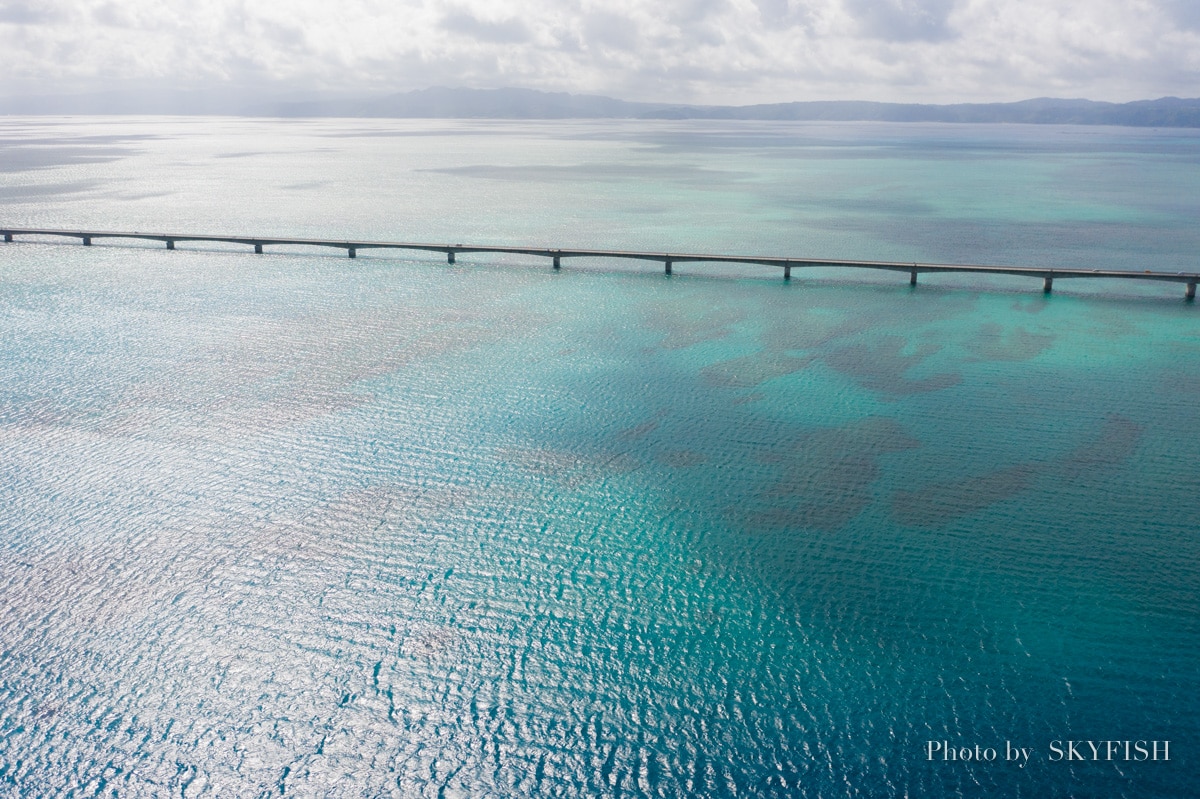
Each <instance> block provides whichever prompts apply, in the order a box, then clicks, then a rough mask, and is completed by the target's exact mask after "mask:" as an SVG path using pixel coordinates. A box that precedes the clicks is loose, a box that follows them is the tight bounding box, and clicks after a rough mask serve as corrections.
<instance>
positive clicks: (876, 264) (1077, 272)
mask: <svg viewBox="0 0 1200 799" xmlns="http://www.w3.org/2000/svg"><path fill="white" fill-rule="evenodd" d="M0 234H2V235H3V236H4V240H5V241H9V242H11V241H14V237H15V236H18V235H20V236H59V237H66V238H73V239H80V240H81V241H82V242H83V243H84V244H91V242H92V240H93V239H142V240H148V241H161V242H165V243H166V244H167V246H168V247H170V248H172V249H173V248H174V246H175V243H176V242H184V241H191V242H211V243H223V244H243V245H246V246H252V247H254V249H255V252H262V248H263V247H265V246H268V245H273V246H279V245H297V246H312V247H332V248H335V249H342V250H346V251H347V253H348V254H349V256H350V257H351V258H353V257H355V256H356V255H357V251H358V250H414V251H424V252H440V253H445V254H446V256H447V259H448V260H449V261H450V262H451V263H453V262H454V256H455V255H456V254H458V253H502V254H509V255H530V256H535V257H542V258H551V259H553V262H554V266H555V268H558V266H559V263H560V261H561V259H563V258H626V259H632V260H639V261H656V262H658V263H661V264H664V266H665V269H666V272H667V273H668V274H670V273H671V267H672V265H673V264H679V263H727V264H758V265H762V266H773V267H779V268H782V269H783V270H784V277H785V278H790V277H791V271H792V269H801V268H806V267H843V268H854V269H881V270H886V271H892V272H907V273H909V274H910V276H911V282H912V283H913V284H915V283H916V276H917V274H919V273H937V272H974V273H981V274H994V275H1018V276H1029V277H1041V278H1042V279H1043V281H1044V282H1043V290H1045V291H1047V292H1049V291H1050V289H1051V283H1052V281H1053V280H1054V279H1056V278H1067V277H1092V278H1119V279H1126V280H1157V281H1168V282H1173V283H1184V284H1187V293H1186V296H1187V298H1188V299H1193V298H1194V297H1195V292H1196V288H1195V287H1196V283H1197V281H1200V273H1195V272H1163V271H1156V270H1151V269H1146V270H1143V271H1137V272H1135V271H1125V270H1119V269H1071V268H1057V267H1044V266H1000V265H986V264H944V263H920V262H912V263H910V262H902V261H853V260H837V259H828V258H785V257H780V256H763V255H714V254H704V253H680V252H646V251H638V250H584V249H557V248H550V247H521V246H508V245H491V244H426V243H420V242H404V241H368V240H361V239H346V240H341V239H307V238H290V237H278V236H223V235H209V234H196V233H143V232H139V231H133V232H128V231H113V230H55V229H45V228H0Z"/></svg>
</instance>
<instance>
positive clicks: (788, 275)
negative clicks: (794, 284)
mask: <svg viewBox="0 0 1200 799" xmlns="http://www.w3.org/2000/svg"><path fill="white" fill-rule="evenodd" d="M783 279H784V280H791V279H792V265H791V264H788V265H787V266H785V267H784V268H783Z"/></svg>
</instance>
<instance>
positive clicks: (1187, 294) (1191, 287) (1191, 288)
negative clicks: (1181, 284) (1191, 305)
mask: <svg viewBox="0 0 1200 799" xmlns="http://www.w3.org/2000/svg"><path fill="white" fill-rule="evenodd" d="M1183 298H1184V299H1185V300H1187V301H1188V302H1191V301H1192V300H1194V299H1196V284H1195V283H1188V284H1187V288H1186V289H1185V290H1184V292H1183Z"/></svg>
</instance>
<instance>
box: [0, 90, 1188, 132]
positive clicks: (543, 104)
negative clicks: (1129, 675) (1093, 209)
mask: <svg viewBox="0 0 1200 799" xmlns="http://www.w3.org/2000/svg"><path fill="white" fill-rule="evenodd" d="M0 113H3V114H34V115H36V114H180V115H230V116H252V117H285V118H302V117H368V118H394V119H714V120H735V119H747V120H778V121H839V122H865V121H877V122H961V123H1022V124H1049V125H1125V126H1133V127H1164V128H1200V98H1193V99H1181V98H1178V97H1163V98H1160V99H1157V100H1138V101H1134V102H1129V103H1106V102H1097V101H1094V100H1065V99H1055V98H1037V99H1033V100H1022V101H1020V102H1014V103H954V104H951V105H925V104H911V103H877V102H865V101H854V100H846V101H837V100H822V101H809V102H791V103H768V104H760V105H739V106H728V105H691V104H682V103H641V102H630V101H627V100H618V99H615V98H612V97H603V96H600V95H589V94H568V93H566V92H542V91H536V90H533V89H512V88H504V89H462V88H444V87H435V88H430V89H420V90H416V91H410V92H402V93H398V94H390V95H387V96H384V97H376V98H365V99H364V98H356V99H347V98H344V97H333V98H326V99H319V100H303V101H293V102H278V101H272V100H264V99H261V98H253V97H249V96H247V95H245V94H242V95H240V96H234V95H230V94H229V93H225V92H217V91H191V92H188V91H180V92H102V93H93V94H87V95H60V96H50V95H43V96H34V97H16V98H0Z"/></svg>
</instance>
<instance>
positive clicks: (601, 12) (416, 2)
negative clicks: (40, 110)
mask: <svg viewBox="0 0 1200 799" xmlns="http://www.w3.org/2000/svg"><path fill="white" fill-rule="evenodd" d="M1197 8H1200V6H1198V5H1197V4H1196V2H1195V0H1134V1H1133V2H1131V1H1130V0H1087V1H1084V0H1057V2H1054V3H1046V2H1045V1H1044V0H1036V1H1035V0H659V2H653V3H651V2H642V1H641V0H636V1H635V0H605V1H604V2H600V1H599V0H521V1H520V2H516V1H515V0H399V2H386V1H385V0H341V2H338V3H330V2H327V1H326V0H292V1H291V2H286V3H284V2H269V1H268V0H187V2H183V1H182V0H36V1H35V0H8V1H6V0H0V40H3V41H4V47H3V48H0V76H3V77H0V93H3V94H16V93H25V92H32V91H37V92H45V93H52V92H67V91H77V90H87V89H90V88H96V87H111V86H119V85H123V84H126V83H128V84H137V83H148V84H161V85H174V86H187V87H202V86H216V85H230V86H233V87H238V88H245V87H253V86H259V87H279V88H283V87H292V88H311V89H320V90H354V91H360V92H384V91H397V90H404V89H411V88H423V87H426V86H430V85H439V84H440V85H467V86H480V87H487V86H505V85H516V86H526V87H530V88H540V89H548V90H560V91H576V92H593V93H607V94H613V95H618V96H622V97H626V98H629V99H643V100H664V99H671V100H688V101H694V102H772V101H785V100H795V99H818V98H861V99H897V100H912V101H929V102H948V101H957V100H1009V99H1020V98H1023V97H1030V96H1037V95H1057V96H1063V95H1069V96H1086V97H1091V98H1093V99H1112V100H1125V99H1133V98H1139V97H1156V96H1160V95H1164V94H1181V95H1187V96H1195V95H1196V94H1200V91H1197V87H1200V80H1198V78H1200V55H1197V54H1198V53H1200V11H1197V10H1196V9H1197Z"/></svg>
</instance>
